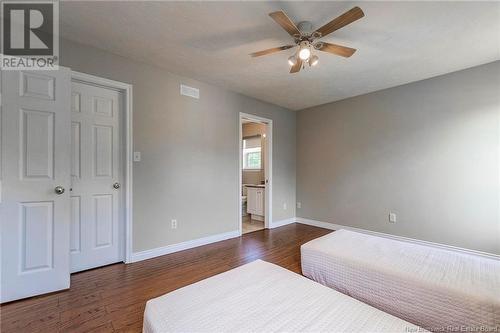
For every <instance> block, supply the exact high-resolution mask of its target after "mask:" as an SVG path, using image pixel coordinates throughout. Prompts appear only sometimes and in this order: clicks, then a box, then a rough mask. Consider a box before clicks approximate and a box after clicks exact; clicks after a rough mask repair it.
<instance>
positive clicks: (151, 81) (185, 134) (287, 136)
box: [61, 40, 296, 251]
mask: <svg viewBox="0 0 500 333" xmlns="http://www.w3.org/2000/svg"><path fill="white" fill-rule="evenodd" d="M61 63H62V65H63V66H66V67H70V68H72V69H73V70H76V71H80V72H84V73H88V74H93V75H97V76H101V77H105V78H108V79H113V80H118V81H122V82H127V83H130V84H133V89H134V97H133V98H134V127H133V131H134V150H135V151H141V152H142V161H141V162H139V163H134V184H133V188H134V205H133V209H134V216H133V218H134V225H133V237H134V242H133V243H134V244H133V248H134V251H140V250H146V249H152V248H156V247H160V246H165V245H169V244H174V243H179V242H182V241H186V240H192V239H196V238H200V237H205V236H210V235H215V234H219V233H224V232H229V231H234V230H238V215H239V214H240V212H239V211H238V204H239V201H240V193H239V192H238V190H239V184H238V182H239V175H238V168H239V151H238V149H239V142H238V141H239V112H246V113H250V114H255V115H258V116H262V117H266V118H270V119H272V120H273V126H274V128H273V221H279V220H282V219H287V218H290V217H293V216H295V208H294V206H295V205H294V203H295V179H296V175H295V153H296V147H295V135H296V123H295V119H296V117H295V113H294V112H291V111H289V110H287V109H284V108H281V107H278V106H275V105H271V104H268V103H264V102H260V101H257V100H255V99H252V98H249V97H245V96H243V95H240V94H236V93H233V92H230V91H227V90H224V89H221V88H217V87H215V86H212V85H209V84H205V83H202V82H198V81H195V80H191V79H188V78H183V77H180V76H176V75H174V74H171V73H169V72H167V71H165V70H162V69H161V68H158V67H153V66H149V65H145V64H141V63H138V62H134V61H131V60H129V59H126V58H122V57H120V56H117V55H113V54H110V53H107V52H104V51H101V50H97V49H94V48H91V47H86V46H82V45H79V44H76V43H73V42H69V41H65V40H63V41H62V42H61ZM181 82H182V83H185V84H188V85H191V86H194V87H197V88H200V99H199V100H195V99H191V98H188V97H184V96H180V95H179V84H180V83H181ZM284 202H286V203H287V206H288V209H287V210H283V203H284ZM173 218H175V219H177V221H178V228H177V229H175V230H172V229H170V220H171V219H173Z"/></svg>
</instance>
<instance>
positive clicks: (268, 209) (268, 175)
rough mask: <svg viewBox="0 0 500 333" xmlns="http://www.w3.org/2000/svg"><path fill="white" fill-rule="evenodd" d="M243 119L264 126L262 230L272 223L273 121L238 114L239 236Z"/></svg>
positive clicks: (240, 230)
mask: <svg viewBox="0 0 500 333" xmlns="http://www.w3.org/2000/svg"><path fill="white" fill-rule="evenodd" d="M243 119H247V120H251V121H254V122H257V123H264V124H265V125H266V140H265V142H266V145H267V146H266V156H265V159H264V161H265V165H264V174H265V176H264V177H265V179H266V180H267V183H266V191H265V200H264V204H265V216H264V228H266V229H270V228H271V222H272V214H273V209H272V207H273V121H272V119H268V118H264V117H260V116H256V115H253V114H249V113H244V112H240V116H239V118H238V127H239V133H240V135H239V143H238V147H239V150H240V151H239V157H240V160H239V163H238V164H239V169H238V171H239V182H238V189H239V191H238V194H239V195H238V208H239V209H238V230H239V234H240V236H241V235H242V233H243V225H242V223H243V220H242V216H241V210H242V204H241V193H242V181H243V165H242V161H243Z"/></svg>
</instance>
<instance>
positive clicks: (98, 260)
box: [71, 82, 124, 272]
mask: <svg viewBox="0 0 500 333" xmlns="http://www.w3.org/2000/svg"><path fill="white" fill-rule="evenodd" d="M121 101H122V99H121V94H120V92H118V91H115V90H112V89H107V88H103V87H98V86H94V85H91V84H86V83H82V82H73V83H72V107H71V110H72V112H71V118H72V124H73V126H72V130H73V133H72V147H73V150H72V154H73V155H72V162H73V163H72V177H71V178H72V191H71V195H72V198H73V200H74V204H73V221H72V228H73V229H72V249H73V250H72V252H71V271H72V272H77V271H80V270H84V269H89V268H94V267H98V266H102V265H107V264H111V263H115V262H119V261H122V260H123V252H124V251H123V250H122V249H123V247H124V246H123V241H122V239H123V238H122V237H120V235H121V234H123V233H124V228H123V227H122V225H123V224H122V223H120V222H121V221H122V219H123V214H122V211H121V209H122V207H123V205H122V194H121V190H120V189H114V188H113V184H114V183H115V182H118V183H121V182H122V176H121V172H122V168H121V160H122V158H121V149H120V147H121V146H122V145H120V140H121V138H120V135H121V130H120V124H121V122H120V119H121V118H120V115H121V114H120V108H121ZM77 249H78V250H77Z"/></svg>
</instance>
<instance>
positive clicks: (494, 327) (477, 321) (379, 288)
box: [301, 230, 500, 332]
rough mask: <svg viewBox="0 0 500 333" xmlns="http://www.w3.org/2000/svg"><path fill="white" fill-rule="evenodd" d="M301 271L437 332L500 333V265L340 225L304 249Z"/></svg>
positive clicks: (327, 284) (486, 259)
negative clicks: (471, 332) (343, 228)
mask: <svg viewBox="0 0 500 333" xmlns="http://www.w3.org/2000/svg"><path fill="white" fill-rule="evenodd" d="M301 256H302V272H303V274H304V275H305V276H307V277H309V278H311V279H313V280H315V281H317V282H319V283H321V284H323V285H326V286H329V287H331V288H333V289H335V290H338V291H340V292H342V293H344V294H346V295H349V296H352V297H354V298H356V299H358V300H360V301H362V302H365V303H367V304H370V305H373V306H374V307H376V308H378V309H381V310H383V311H385V312H387V313H390V314H393V315H395V316H397V317H399V318H402V319H404V320H407V321H409V322H411V323H414V324H416V325H419V326H421V327H423V328H426V329H429V330H434V331H463V330H464V329H468V330H469V331H470V330H471V329H472V330H473V331H478V332H479V331H485V330H486V331H492V332H493V331H495V332H500V262H499V261H498V260H495V259H493V258H488V257H482V256H478V255H477V256H476V255H470V254H465V253H459V252H454V251H449V250H444V249H440V248H436V247H431V246H425V245H419V244H413V243H409V242H404V241H398V240H394V239H389V238H384V237H378V236H372V235H368V234H363V233H358V232H352V231H347V230H338V231H335V232H333V233H331V234H328V235H325V236H323V237H320V238H317V239H314V240H312V241H310V242H308V243H306V244H304V245H302V247H301Z"/></svg>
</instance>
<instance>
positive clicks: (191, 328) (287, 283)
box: [144, 260, 422, 333]
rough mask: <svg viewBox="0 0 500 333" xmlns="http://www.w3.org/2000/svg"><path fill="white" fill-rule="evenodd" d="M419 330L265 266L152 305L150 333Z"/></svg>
mask: <svg viewBox="0 0 500 333" xmlns="http://www.w3.org/2000/svg"><path fill="white" fill-rule="evenodd" d="M419 331H422V330H419V328H418V327H416V326H414V325H412V324H410V323H407V322H405V321H403V320H401V319H398V318H395V317H393V316H391V315H389V314H387V313H384V312H382V311H379V310H377V309H375V308H373V307H371V306H369V305H366V304H363V303H361V302H359V301H357V300H355V299H353V298H350V297H347V296H345V295H342V294H341V293H339V292H336V291H335V290H332V289H330V288H328V287H325V286H322V285H320V284H318V283H316V282H313V281H311V280H309V279H307V278H305V277H303V276H301V275H298V274H295V273H293V272H290V271H288V270H286V269H284V268H281V267H279V266H276V265H274V264H270V263H267V262H265V261H261V260H257V261H254V262H252V263H249V264H246V265H243V266H240V267H238V268H235V269H232V270H230V271H228V272H225V273H222V274H219V275H216V276H213V277H211V278H208V279H205V280H203V281H200V282H197V283H194V284H192V285H189V286H187V287H184V288H181V289H178V290H175V291H173V292H170V293H168V294H166V295H163V296H161V297H158V298H155V299H152V300H149V301H148V302H147V304H146V310H145V313H144V332H145V333H160V332H162V333H163V332H419Z"/></svg>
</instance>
